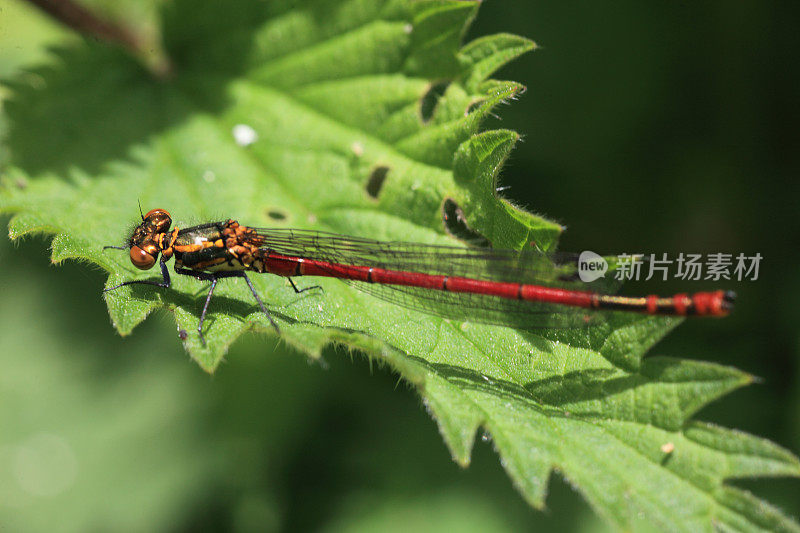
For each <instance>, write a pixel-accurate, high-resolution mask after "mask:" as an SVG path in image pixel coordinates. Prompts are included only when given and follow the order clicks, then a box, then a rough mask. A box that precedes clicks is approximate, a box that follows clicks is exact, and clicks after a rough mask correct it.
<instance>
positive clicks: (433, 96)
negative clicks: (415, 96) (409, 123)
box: [419, 81, 450, 123]
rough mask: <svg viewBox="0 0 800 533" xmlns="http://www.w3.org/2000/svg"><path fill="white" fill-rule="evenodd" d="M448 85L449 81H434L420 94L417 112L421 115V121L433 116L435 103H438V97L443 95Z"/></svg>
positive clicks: (427, 120)
mask: <svg viewBox="0 0 800 533" xmlns="http://www.w3.org/2000/svg"><path fill="white" fill-rule="evenodd" d="M449 86H450V82H449V81H440V82H436V83H434V84H432V85H431V86H430V87H429V88H428V90H427V91H426V92H425V94H424V95H422V99H421V100H420V101H419V114H420V116H421V117H422V122H423V123H427V122H429V121H430V120H431V119H432V118H433V113H434V112H435V111H436V105H437V104H438V103H439V99H440V98H441V97H442V96H444V93H445V91H446V90H447V88H448V87H449Z"/></svg>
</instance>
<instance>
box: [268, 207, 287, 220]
mask: <svg viewBox="0 0 800 533" xmlns="http://www.w3.org/2000/svg"><path fill="white" fill-rule="evenodd" d="M267 216H268V217H269V218H271V219H272V220H286V218H287V216H286V213H284V212H283V211H281V210H280V209H267Z"/></svg>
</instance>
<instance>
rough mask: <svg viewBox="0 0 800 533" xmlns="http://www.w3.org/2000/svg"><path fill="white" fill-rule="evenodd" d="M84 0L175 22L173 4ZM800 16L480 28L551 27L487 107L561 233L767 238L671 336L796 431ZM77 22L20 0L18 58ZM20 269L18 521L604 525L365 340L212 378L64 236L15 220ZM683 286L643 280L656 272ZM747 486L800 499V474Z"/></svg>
mask: <svg viewBox="0 0 800 533" xmlns="http://www.w3.org/2000/svg"><path fill="white" fill-rule="evenodd" d="M86 3H87V4H88V5H93V6H98V7H100V8H101V9H103V10H104V12H105V13H107V14H109V15H110V16H114V17H118V18H124V19H126V20H127V21H128V23H129V24H135V25H137V26H139V27H140V28H141V29H142V31H145V32H149V33H152V32H153V29H154V27H155V26H154V22H153V20H154V9H155V8H154V6H155V4H156V2H155V1H153V0H151V1H148V2H124V3H118V2H114V3H112V2H103V1H92V2H86ZM797 20H798V9H797V8H796V7H794V5H793V4H791V3H779V2H764V1H761V2H756V1H745V2H738V3H730V2H721V1H718V2H705V3H702V4H699V5H695V4H689V3H678V2H648V3H643V2H634V1H632V0H631V1H622V2H613V3H611V2H608V3H603V4H602V5H601V4H600V3H597V2H588V1H583V2H525V3H523V2H512V1H510V0H487V1H485V2H484V4H483V6H482V8H481V11H480V14H479V16H478V19H477V21H476V23H475V24H474V26H473V27H472V29H471V30H470V32H469V36H468V38H474V37H477V36H480V35H485V34H487V33H494V32H501V31H507V32H512V33H517V34H520V35H524V36H527V37H530V38H533V39H534V40H536V41H537V42H538V43H539V44H540V46H541V49H540V50H539V51H537V52H535V53H533V54H529V55H527V56H525V57H523V58H522V59H521V60H518V61H517V62H515V63H513V64H512V65H510V66H508V67H506V68H505V69H504V70H503V71H502V72H500V73H499V74H498V76H496V77H499V78H503V79H513V80H517V81H520V82H522V83H524V84H525V85H527V86H528V92H527V94H525V95H524V96H523V97H522V98H521V100H520V101H517V102H513V103H511V105H510V106H507V107H504V108H502V109H500V110H499V112H498V115H499V119H498V120H497V121H496V122H493V123H492V124H488V125H487V126H490V127H505V128H511V129H515V130H517V131H519V132H520V133H522V134H523V135H524V142H522V143H521V144H520V145H519V146H518V147H517V149H516V150H515V152H514V154H513V156H512V158H511V159H510V161H509V162H508V164H507V165H506V168H505V169H504V171H503V173H502V176H501V180H502V183H501V184H500V185H502V186H507V187H510V188H509V189H507V190H504V191H503V194H504V195H505V196H506V197H508V198H510V199H512V200H514V201H515V202H516V203H518V204H519V205H521V206H524V207H526V208H528V209H530V210H532V211H535V212H537V213H541V214H543V215H546V216H548V217H550V218H553V219H556V220H558V221H559V222H561V223H563V224H565V225H567V226H568V227H569V228H570V229H569V231H567V233H566V234H565V235H564V238H563V239H562V245H561V248H562V249H566V250H574V251H580V250H584V249H591V250H594V251H598V252H603V253H618V252H656V253H663V252H667V253H668V254H670V256H675V255H677V254H678V253H679V252H699V253H711V252H731V253H738V252H744V253H746V254H754V253H756V252H760V253H761V254H762V256H764V261H763V263H762V269H761V275H760V278H759V280H758V281H756V282H743V283H731V284H730V287H731V288H734V289H735V290H737V292H738V293H739V295H740V299H739V302H738V307H737V310H736V313H735V314H734V315H733V316H731V317H730V318H728V319H725V320H720V321H702V322H690V323H686V324H684V325H683V326H681V327H680V328H678V330H677V331H676V332H674V333H673V334H672V335H670V336H669V337H668V338H667V339H666V340H665V341H663V342H662V343H661V344H659V345H658V346H657V347H656V349H655V352H656V353H659V354H662V355H673V356H680V357H687V358H696V359H703V360H709V361H714V362H718V363H722V364H730V365H733V366H736V367H738V368H740V369H743V370H746V371H748V372H751V373H753V374H755V375H757V376H759V377H761V378H762V381H761V383H758V384H756V385H753V386H751V387H749V388H747V389H744V390H740V391H738V392H736V393H734V394H732V395H730V396H728V397H726V398H724V399H722V400H720V401H718V402H717V403H715V404H713V405H711V406H709V407H707V408H706V409H704V410H703V411H702V412H701V413H700V414H699V415H698V418H700V419H703V420H709V421H712V422H716V423H719V424H722V425H725V426H729V427H735V428H739V429H742V430H745V431H748V432H751V433H754V434H757V435H760V436H764V437H767V438H770V439H772V440H773V441H775V442H777V443H779V444H781V445H783V446H785V447H787V448H789V449H791V450H793V451H795V452H797V451H798V449H800V387H798V381H800V368H799V366H800V365H798V351H799V350H800V336H798V329H797V326H796V324H797V322H798V320H799V319H800V311H799V310H798V309H799V307H798V303H797V302H798V301H800V277H798V276H797V274H798V273H800V252H799V251H798V244H800V231H799V230H800V224H799V223H798V222H797V212H798V209H797V199H798V196H800V195H798V193H799V192H800V185H798V177H800V172H799V171H800V168H798V167H799V166H800V165H798V138H797V135H796V131H797V124H798V119H800V116H798V112H797V108H798V106H797V104H796V95H797V94H798V91H797V89H798V86H799V84H798V74H799V73H800V70H798V68H797V66H798V58H797V51H798V50H800V42H798V41H800V35H799V34H798V32H797V31H796V26H797V25H796V24H794V23H793V21H794V22H797ZM139 21H141V22H139ZM74 39H75V37H74V35H72V34H71V33H70V32H69V31H66V30H64V29H61V28H59V27H58V26H57V25H55V24H53V23H52V22H50V21H49V20H47V19H46V18H45V17H44V16H42V15H40V14H39V13H38V12H36V11H34V10H33V9H32V8H30V7H29V6H28V5H27V4H24V3H22V2H19V1H18V0H6V1H4V2H3V3H2V4H0V77H5V78H9V77H14V76H19V75H23V74H21V73H22V72H23V70H24V69H25V68H26V67H27V66H30V65H33V64H35V63H36V62H38V61H41V60H43V59H45V58H46V52H45V49H44V46H46V45H48V44H55V43H64V42H69V41H70V40H74ZM3 91H4V89H2V88H0V98H3V97H6V96H7V94H8V93H7V92H3ZM2 127H3V119H2V116H0V130H2ZM6 221H7V219H4V220H3V222H4V223H5V222H6ZM0 272H2V276H0V295H2V296H1V297H0V362H1V363H2V371H1V372H0V428H2V430H1V431H0V526H2V527H5V528H6V529H7V530H8V531H44V530H48V529H50V528H53V527H55V528H56V529H58V530H64V531H70V530H74V531H86V530H130V531H144V530H166V531H183V530H194V529H196V528H197V527H200V526H204V527H215V528H216V529H219V530H235V531H249V530H260V529H264V530H303V529H305V530H308V529H314V530H320V529H322V530H329V531H344V530H347V531H353V530H365V531H371V530H375V529H380V530H398V531H399V530H403V531H405V530H409V529H411V528H414V529H418V530H431V531H432V530H442V529H444V528H448V529H449V528H452V529H455V528H458V529H459V530H462V531H486V530H489V529H491V530H503V529H505V530H508V531H516V530H530V529H538V530H556V529H565V528H567V529H569V530H579V531H602V530H605V526H604V524H603V523H602V522H600V521H599V520H598V519H597V518H596V517H594V516H593V515H592V513H591V510H590V509H589V508H588V506H587V505H586V504H585V503H583V501H582V500H581V499H580V496H579V495H578V494H577V493H575V492H574V491H573V490H572V489H571V488H570V487H569V486H568V484H567V483H565V482H564V481H563V480H561V479H560V478H559V477H558V476H553V480H552V488H551V495H550V497H549V499H548V507H549V509H548V510H547V511H545V512H544V513H541V512H537V511H534V510H532V509H530V508H528V507H527V505H526V504H524V503H523V501H522V499H521V497H520V496H519V495H518V494H517V493H516V492H515V491H514V489H513V488H512V487H511V486H510V483H509V481H508V479H507V478H506V476H505V474H504V472H503V470H502V468H501V466H500V465H499V462H498V460H497V457H496V455H495V454H494V452H493V451H492V447H491V443H490V442H483V441H482V440H481V439H478V442H477V444H476V450H475V454H474V460H473V464H472V466H471V467H470V468H469V469H467V470H461V469H460V468H459V467H457V466H456V465H455V464H454V463H453V462H452V461H451V460H450V459H449V455H448V452H447V450H446V448H445V446H444V444H443V443H442V441H441V439H440V437H439V435H438V432H437V429H436V425H435V424H434V422H433V421H432V420H431V419H430V417H429V416H428V415H427V414H426V413H425V411H424V409H423V408H422V407H421V404H420V402H419V400H418V398H417V396H416V395H415V393H414V392H413V391H412V390H410V388H409V387H408V386H406V385H405V384H402V383H401V384H399V385H398V380H397V377H396V376H395V375H393V374H392V373H391V372H390V371H389V370H388V369H386V368H380V367H377V366H371V365H370V364H369V363H368V362H367V361H366V360H365V359H364V358H363V357H361V356H360V355H357V354H356V355H351V354H348V353H347V352H345V351H344V350H335V349H329V350H328V351H327V352H326V353H325V356H324V361H323V363H322V364H319V363H310V364H309V363H308V362H307V361H306V359H305V358H304V357H303V356H302V355H300V354H297V353H292V352H291V350H288V349H287V348H286V347H285V346H284V345H282V344H280V343H277V342H276V340H275V339H274V338H272V337H262V338H257V337H253V336H250V337H247V338H245V339H243V340H241V341H240V342H238V343H237V344H236V345H235V346H234V347H233V348H232V349H231V351H230V353H229V355H228V356H227V359H226V363H225V364H223V366H222V367H221V368H220V370H219V371H218V372H217V374H216V375H214V376H208V375H206V374H204V373H203V372H202V371H201V370H200V369H199V368H198V367H197V365H196V364H194V363H192V362H191V361H190V360H189V358H188V356H187V355H186V354H185V353H184V352H183V350H182V348H181V347H180V345H179V343H178V342H177V341H176V338H175V337H176V334H175V331H174V326H173V324H172V323H171V320H170V318H169V317H168V316H166V315H156V316H154V317H153V318H151V319H150V320H148V321H147V322H146V323H145V324H144V325H143V326H141V327H139V328H138V329H137V330H136V331H135V333H134V334H133V335H132V336H131V337H130V338H127V339H125V340H122V339H120V338H119V337H118V336H117V334H116V333H115V332H114V330H113V329H112V327H111V325H110V323H109V320H108V314H107V312H106V310H105V305H104V303H103V300H102V298H101V296H100V290H101V287H102V285H103V282H104V276H103V274H102V273H101V272H99V271H98V270H97V269H96V268H92V267H90V266H87V265H78V264H74V263H68V264H65V265H63V266H60V267H58V268H53V267H51V266H50V263H49V259H48V253H47V244H46V240H45V239H41V238H35V239H29V240H26V241H25V242H22V243H19V244H18V245H12V244H11V243H9V242H8V240H7V239H6V238H2V239H0ZM715 285H718V284H715ZM686 288H687V287H686V284H680V283H676V282H668V283H658V284H650V285H648V284H647V283H640V284H639V285H638V286H637V292H638V291H647V290H654V291H655V290H657V291H658V292H664V293H669V292H672V291H678V290H683V289H686ZM688 288H689V290H693V289H695V288H696V289H698V290H701V289H703V288H707V286H706V285H704V284H702V283H695V284H693V285H692V286H691V287H688ZM736 483H737V484H739V485H741V486H744V487H747V488H750V489H752V490H754V491H755V492H756V493H757V494H758V495H760V496H763V497H766V498H768V499H769V500H770V501H772V502H773V503H775V504H777V505H779V506H780V507H781V508H782V509H783V510H784V511H786V512H787V513H789V514H792V515H794V516H798V515H800V499H798V498H797V496H796V495H797V494H798V489H799V488H800V486H799V485H800V483H798V482H797V481H796V480H795V481H792V480H761V481H752V480H747V481H738V482H736Z"/></svg>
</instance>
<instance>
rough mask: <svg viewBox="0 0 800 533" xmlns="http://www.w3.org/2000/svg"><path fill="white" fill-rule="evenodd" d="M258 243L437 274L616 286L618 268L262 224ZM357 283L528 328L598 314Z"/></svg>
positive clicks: (410, 303) (460, 314)
mask: <svg viewBox="0 0 800 533" xmlns="http://www.w3.org/2000/svg"><path fill="white" fill-rule="evenodd" d="M255 232H256V235H257V237H256V238H257V239H258V242H257V244H258V246H259V247H260V248H261V249H263V250H265V251H268V252H270V253H275V254H281V255H286V256H290V257H300V258H303V259H310V260H317V261H323V262H327V263H332V264H344V265H357V266H366V267H375V268H383V269H387V270H398V271H406V272H419V273H424V274H431V275H445V276H459V277H466V278H472V279H479V280H486V281H498V282H512V283H524V284H534V285H542V286H548V287H560V288H565V289H573V290H586V291H594V292H611V291H613V290H615V289H616V286H617V285H618V283H617V282H616V281H615V280H613V276H611V275H608V274H607V275H608V277H609V278H612V279H609V280H606V279H605V278H600V279H599V280H597V281H595V282H592V283H584V282H582V281H580V280H579V278H578V276H577V272H578V270H577V256H575V255H572V254H561V253H558V254H545V253H542V252H541V251H538V250H533V249H531V250H525V251H523V252H518V251H514V250H495V249H487V248H461V247H457V246H443V245H426V244H417V243H407V242H400V241H377V240H371V239H362V238H357V237H348V236H343V235H338V234H334V233H326V232H319V231H310V230H297V229H283V228H256V229H255ZM347 283H348V284H350V285H352V286H353V287H355V288H357V289H359V290H361V291H363V292H366V293H369V294H372V295H374V296H376V297H378V298H381V299H383V300H386V301H390V302H392V303H395V304H397V305H401V306H404V307H407V308H411V309H417V310H421V311H423V312H427V313H432V314H435V315H439V316H443V317H446V318H453V319H456V320H464V321H476V322H482V323H488V324H500V325H507V326H512V327H518V328H524V329H538V328H552V327H576V326H584V325H586V324H588V323H592V322H594V321H597V320H598V318H597V317H596V314H595V313H589V312H587V311H586V310H584V309H580V308H572V307H568V306H560V305H554V304H546V303H538V302H527V301H520V300H513V299H506V298H498V297H494V296H487V295H482V294H472V293H457V292H448V291H441V290H432V289H425V288H420V287H408V286H399V285H388V284H377V283H375V284H373V283H366V282H359V281H347Z"/></svg>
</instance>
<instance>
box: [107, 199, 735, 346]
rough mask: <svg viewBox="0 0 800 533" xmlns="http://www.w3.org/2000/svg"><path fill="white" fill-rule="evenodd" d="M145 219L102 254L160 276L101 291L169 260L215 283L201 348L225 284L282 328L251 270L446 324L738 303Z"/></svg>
mask: <svg viewBox="0 0 800 533" xmlns="http://www.w3.org/2000/svg"><path fill="white" fill-rule="evenodd" d="M141 218H142V221H141V223H140V224H139V225H138V226H137V227H136V228H135V229H134V231H133V234H132V235H131V237H130V238H129V240H128V243H127V246H126V247H120V246H106V247H105V248H116V249H122V250H129V253H130V260H131V262H132V263H133V265H134V266H136V267H137V268H139V269H142V270H147V269H150V268H152V267H153V266H155V264H156V261H158V264H159V267H160V268H161V276H162V279H161V281H152V280H132V281H125V282H123V283H120V284H119V285H115V286H113V287H109V288H107V289H105V291H104V292H107V291H113V290H115V289H118V288H120V287H123V286H125V285H133V284H148V285H155V286H158V287H164V288H168V287H169V286H170V284H171V281H170V275H169V270H168V268H167V261H168V260H169V259H171V258H172V257H174V258H175V265H174V270H175V273H177V274H181V275H186V276H192V277H194V278H196V279H199V280H203V281H209V282H211V286H210V288H209V290H208V295H207V296H206V301H205V304H204V305H203V311H202V313H201V314H200V321H199V324H198V326H197V331H198V333H199V335H200V340H201V341H202V343H203V344H205V339H204V337H203V322H204V320H205V317H206V313H207V311H208V305H209V303H210V302H211V297H212V296H213V294H214V288H215V287H216V285H217V282H218V281H219V280H220V279H222V278H231V277H236V278H244V280H245V282H246V283H247V285H248V287H249V288H250V291H251V292H252V294H253V297H254V298H255V300H256V302H258V305H259V307H260V308H261V311H263V312H264V314H265V315H266V316H267V318H268V319H269V321H270V323H271V324H272V326H273V327H274V328H275V329H276V330H279V328H278V324H277V323H276V322H275V320H274V319H273V317H272V315H271V314H270V312H269V310H268V309H267V307H266V306H265V305H264V303H263V302H262V301H261V298H260V297H259V295H258V293H257V292H256V290H255V287H253V284H252V282H251V281H250V279H249V278H248V277H247V273H246V272H247V271H248V270H249V271H253V272H259V273H270V274H277V275H279V276H284V277H286V278H287V279H288V280H289V283H290V284H291V286H292V288H293V289H294V291H295V292H296V293H301V292H305V291H308V290H311V289H318V288H319V286H314V287H307V288H305V289H298V288H297V286H296V285H295V283H294V281H293V280H292V277H294V276H325V277H332V278H338V279H342V280H345V281H348V282H351V283H353V284H354V285H355V286H356V287H358V288H359V289H360V290H363V291H365V292H368V293H371V294H374V295H375V296H378V297H380V298H382V299H385V300H389V301H392V302H395V303H398V304H400V305H404V306H407V307H411V308H414V309H418V310H421V311H424V312H428V313H432V314H435V315H439V316H443V317H446V318H455V319H459V320H465V321H474V322H480V323H488V324H500V325H507V326H512V327H518V328H523V329H534V328H543V327H560V326H565V325H566V326H569V325H570V324H574V325H580V324H582V323H583V324H585V323H586V321H587V316H588V315H587V314H586V310H595V311H599V310H611V311H628V312H637V313H645V314H651V315H681V316H725V315H727V314H728V313H729V312H730V310H731V309H732V307H733V301H734V298H735V294H734V293H733V292H731V291H713V292H697V293H694V294H692V295H689V294H676V295H674V296H671V297H661V296H655V295H650V296H642V297H631V296H616V295H612V294H607V293H606V291H607V290H608V287H607V286H605V285H604V283H606V284H607V282H605V280H604V279H602V278H601V279H600V280H598V281H597V282H592V283H584V282H581V281H579V280H578V279H577V277H576V265H575V260H574V256H564V255H555V254H545V253H542V252H540V251H536V250H527V251H523V252H519V251H515V250H494V249H487V248H460V247H455V246H439V245H427V244H413V243H405V242H384V241H375V240H369V239H361V238H357V237H347V236H344V235H337V234H333V233H325V232H319V231H310V230H297V229H283V228H254V227H248V226H243V225H240V224H239V223H238V222H237V221H235V220H225V221H221V222H211V223H208V224H200V225H198V226H192V227H188V228H183V229H179V228H171V226H172V217H171V216H170V214H169V213H168V212H167V211H165V210H163V209H153V210H152V211H150V212H148V213H147V214H146V215H143V216H142V217H141ZM105 248H104V249H105ZM159 255H160V259H159Z"/></svg>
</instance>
